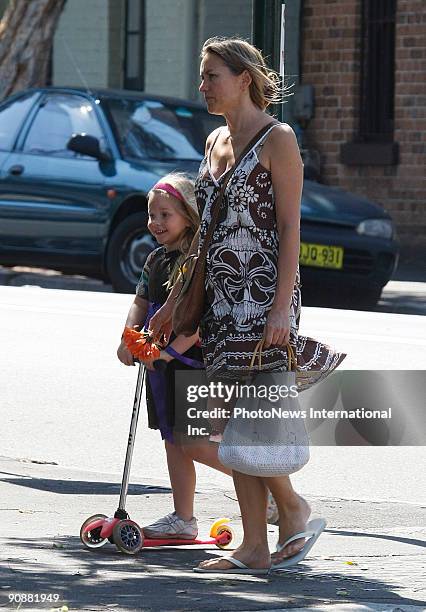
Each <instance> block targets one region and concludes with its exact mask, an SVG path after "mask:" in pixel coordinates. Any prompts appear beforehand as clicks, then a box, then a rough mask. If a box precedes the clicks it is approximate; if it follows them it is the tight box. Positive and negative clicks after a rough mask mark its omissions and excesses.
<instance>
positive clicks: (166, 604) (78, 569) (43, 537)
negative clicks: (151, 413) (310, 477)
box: [0, 458, 426, 612]
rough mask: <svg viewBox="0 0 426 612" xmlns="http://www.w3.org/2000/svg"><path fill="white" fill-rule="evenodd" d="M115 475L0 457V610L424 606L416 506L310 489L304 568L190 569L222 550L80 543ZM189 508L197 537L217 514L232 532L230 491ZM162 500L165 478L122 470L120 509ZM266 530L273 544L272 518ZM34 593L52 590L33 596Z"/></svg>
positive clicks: (165, 502) (151, 507)
mask: <svg viewBox="0 0 426 612" xmlns="http://www.w3.org/2000/svg"><path fill="white" fill-rule="evenodd" d="M348 477H350V475H348ZM120 480H121V475H120V474H114V475H111V474H99V473H94V472H83V471H78V470H70V469H64V468H62V467H59V466H56V465H40V464H37V463H33V462H31V461H29V460H18V459H10V458H0V496H1V499H2V500H3V501H2V504H1V508H0V512H1V514H0V516H1V520H2V537H1V539H0V541H1V548H0V608H3V609H6V610H15V609H20V610H40V609H43V608H44V609H50V610H52V609H61V608H62V607H63V610H64V611H65V610H66V607H67V608H68V610H70V611H71V610H97V611H99V610H117V611H125V610H126V611H130V610H162V611H163V610H164V611H166V610H167V611H168V610H182V611H183V610H187V611H189V610H203V611H206V610H207V611H209V610H212V611H213V610H214V611H217V610H282V609H287V608H292V609H296V610H311V609H312V610H329V609H332V610H338V611H339V610H342V611H347V610H351V611H356V612H363V611H364V610H393V611H394V612H396V611H401V610H405V611H408V610H410V609H419V610H420V609H425V605H426V602H425V592H424V587H425V584H424V576H425V571H424V561H425V555H424V553H425V549H424V547H425V542H424V539H425V538H424V529H423V530H422V528H421V526H424V525H425V508H424V507H421V506H417V505H413V504H404V503H378V502H375V503H373V502H371V503H370V502H361V501H359V500H346V499H337V498H325V497H321V498H312V497H311V498H308V501H309V502H310V503H311V505H312V509H313V516H318V515H320V516H324V517H325V518H326V519H327V521H328V526H327V530H326V532H325V533H324V534H323V535H322V536H321V538H320V539H319V540H318V542H317V544H316V545H315V547H314V548H313V549H312V556H310V557H309V558H308V559H307V560H306V561H305V562H304V564H303V566H302V565H301V566H299V567H298V568H297V569H294V570H291V571H286V572H281V573H274V574H273V575H271V576H266V577H262V576H261V577H256V576H237V575H234V576H229V575H228V576H221V575H219V574H215V575H200V574H194V573H193V572H192V568H193V567H194V565H196V564H197V563H198V562H199V561H200V560H202V559H206V558H208V557H210V556H211V555H223V554H226V552H224V551H220V550H218V549H217V548H214V547H210V548H204V549H203V548H202V547H190V546H186V547H179V548H178V547H176V548H166V547H164V548H158V549H143V550H142V551H141V552H140V553H139V554H138V555H137V556H136V557H129V556H125V555H123V554H122V553H119V552H118V550H117V549H116V548H115V547H114V546H113V545H110V544H107V545H105V546H104V547H103V548H101V549H99V550H97V551H93V552H91V551H87V550H86V549H84V548H83V546H82V545H81V543H80V540H79V536H78V534H79V529H80V526H81V524H82V522H83V521H84V520H85V519H86V518H87V517H88V516H90V515H92V514H96V513H105V514H108V515H111V514H113V513H114V510H115V509H116V506H117V502H118V493H119V483H120ZM196 507H197V516H198V518H199V521H200V526H201V534H200V535H201V536H204V535H205V536H207V535H208V531H209V526H210V524H211V523H212V522H213V521H214V520H215V519H216V518H219V517H220V516H227V517H229V518H230V522H231V525H232V527H233V529H234V530H235V532H236V535H237V538H236V542H237V543H238V542H239V541H240V539H241V533H242V532H241V524H240V517H239V511H238V504H237V502H236V501H235V493H234V491H233V490H232V489H229V490H223V489H214V490H209V491H206V490H203V491H200V492H198V494H197V498H196ZM171 508H172V503H171V494H170V489H169V487H168V483H166V482H159V481H155V482H152V481H150V482H148V481H147V480H146V479H141V478H137V477H136V476H135V477H134V478H133V484H132V485H131V487H130V492H129V497H128V511H129V514H130V516H131V518H133V519H134V520H136V521H137V522H138V523H139V524H140V525H143V524H144V523H146V522H150V521H152V519H153V518H157V517H159V516H161V515H163V514H165V513H167V512H169V511H170V510H171ZM269 532H270V533H269V535H270V544H271V548H272V547H273V545H274V542H275V540H276V537H277V528H276V527H270V530H269ZM23 594H27V595H28V594H32V597H33V600H34V601H36V603H33V604H30V603H23V602H22V600H23V599H24V598H23V597H22V595H23ZM41 594H44V595H47V594H52V597H51V599H52V598H53V594H57V595H59V598H58V600H57V601H56V602H46V603H41V601H40V600H41V599H42V598H41ZM36 595H37V596H36ZM11 599H12V600H14V601H12V602H10V600H11ZM27 599H28V596H27ZM37 599H38V602H37ZM19 602H21V603H19ZM413 606H414V607H413Z"/></svg>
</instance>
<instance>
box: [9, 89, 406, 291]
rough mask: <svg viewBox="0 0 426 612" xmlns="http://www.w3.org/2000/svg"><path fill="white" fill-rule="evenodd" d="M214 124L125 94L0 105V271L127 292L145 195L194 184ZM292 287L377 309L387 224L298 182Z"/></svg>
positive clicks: (388, 243)
mask: <svg viewBox="0 0 426 612" xmlns="http://www.w3.org/2000/svg"><path fill="white" fill-rule="evenodd" d="M221 123H222V119H221V118H220V117H216V116H214V115H209V114H208V113H207V111H206V110H205V108H204V106H202V105H201V104H197V103H193V102H188V101H186V100H179V99H175V98H168V97H163V96H154V95H148V94H140V93H134V92H129V91H118V90H117V91H116V90H96V91H87V90H82V89H79V88H56V87H48V88H39V89H31V90H26V91H23V92H20V93H19V94H17V95H14V96H12V97H10V98H8V99H7V100H5V101H3V103H2V104H1V105H0V264H4V265H30V266H31V265H33V266H44V267H49V268H55V269H58V270H62V271H65V272H68V273H83V274H88V275H92V276H97V277H101V278H105V279H108V280H109V281H110V282H111V283H112V285H113V287H114V289H115V290H116V291H122V292H133V291H134V286H135V283H136V282H137V280H138V278H139V274H140V271H141V268H142V266H143V263H144V261H145V258H146V256H147V254H148V253H149V252H150V251H151V250H152V248H153V247H154V246H155V243H154V241H153V239H152V238H151V236H150V234H149V233H148V231H147V228H146V223H147V210H146V194H147V192H148V191H149V189H150V188H151V187H152V185H153V184H154V183H155V182H156V181H157V180H158V178H159V177H161V176H163V175H164V174H166V173H168V172H170V171H172V170H176V169H177V170H181V171H186V172H189V173H190V174H195V173H196V172H197V169H198V166H199V162H200V160H201V158H202V156H203V153H204V143H205V139H206V136H207V135H208V134H209V133H210V132H211V131H212V130H213V129H214V128H215V127H217V126H218V125H220V124H221ZM302 241H303V243H302V248H301V260H300V262H301V265H302V281H303V283H304V285H305V287H306V288H307V289H309V287H310V286H315V285H316V284H319V285H320V286H321V287H325V286H326V285H327V284H330V283H331V285H332V286H336V287H338V288H339V291H340V290H341V289H343V288H344V287H347V288H349V290H351V289H352V294H353V293H354V291H355V297H357V298H360V299H361V298H363V300H364V301H365V300H366V299H367V298H368V300H367V301H369V302H370V303H373V302H375V301H377V299H378V297H379V295H380V291H381V288H382V287H383V285H385V284H386V282H387V281H388V279H389V277H390V275H391V273H392V271H393V269H394V267H395V264H396V260H397V243H396V242H395V239H394V230H393V226H392V222H391V219H390V217H389V216H388V215H387V214H386V213H385V212H384V211H383V209H382V208H381V207H380V206H377V205H375V204H373V203H371V202H368V201H367V200H364V199H361V198H359V197H357V196H354V195H350V194H347V193H344V192H342V191H340V190H335V189H331V188H330V187H326V186H324V185H320V184H318V183H314V182H312V181H306V182H305V187H304V192H303V201H302Z"/></svg>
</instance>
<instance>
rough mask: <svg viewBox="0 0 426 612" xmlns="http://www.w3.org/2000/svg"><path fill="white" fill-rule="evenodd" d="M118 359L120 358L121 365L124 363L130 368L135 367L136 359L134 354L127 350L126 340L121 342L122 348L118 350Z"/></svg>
mask: <svg viewBox="0 0 426 612" xmlns="http://www.w3.org/2000/svg"><path fill="white" fill-rule="evenodd" d="M117 357H118V358H119V360H120V361H121V363H124V365H128V366H131V365H135V362H134V357H133V355H132V353H131V352H130V351H129V349H128V348H127V346H126V343H125V342H124V340H122V341H121V342H120V346H119V347H118V349H117Z"/></svg>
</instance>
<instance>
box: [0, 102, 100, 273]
mask: <svg viewBox="0 0 426 612" xmlns="http://www.w3.org/2000/svg"><path fill="white" fill-rule="evenodd" d="M76 133H86V134H90V135H91V136H96V137H97V138H98V139H99V140H101V141H102V140H104V134H103V131H102V128H101V125H100V123H99V119H98V117H97V110H96V108H95V104H94V103H93V102H92V101H91V100H90V99H89V98H86V97H84V96H80V95H78V94H70V93H62V92H49V93H46V94H45V95H43V96H42V97H41V99H40V101H39V102H38V103H37V110H36V112H35V113H34V114H33V116H32V117H31V120H30V121H28V123H27V124H26V125H25V126H24V128H23V130H22V133H21V136H20V138H19V140H18V143H17V146H16V147H15V150H14V151H12V152H11V153H10V154H9V155H8V157H7V158H6V159H5V160H4V161H3V165H2V178H1V186H0V189H1V193H0V244H1V248H2V249H4V250H6V251H7V250H8V251H9V252H10V251H11V250H12V251H14V252H16V253H19V251H21V252H22V251H25V252H31V253H32V254H33V263H37V262H38V261H39V259H38V258H37V254H44V255H46V254H48V253H51V254H53V255H55V254H56V255H57V257H58V264H59V263H62V262H64V260H65V261H66V259H67V257H69V258H70V259H73V260H74V261H75V259H84V258H85V257H87V256H94V257H100V254H101V253H102V251H103V241H104V233H105V227H106V218H107V209H108V206H109V203H108V199H107V197H106V194H105V192H104V189H103V187H104V183H105V176H106V173H108V174H110V171H111V168H110V167H107V166H110V165H111V164H110V163H106V162H100V161H98V160H97V159H94V158H92V157H88V156H82V155H79V154H76V153H74V152H72V151H70V150H68V149H67V143H68V141H69V139H70V138H71V136H72V135H73V134H76ZM59 258H60V260H59ZM51 263H52V266H54V265H55V261H54V259H52V262H51Z"/></svg>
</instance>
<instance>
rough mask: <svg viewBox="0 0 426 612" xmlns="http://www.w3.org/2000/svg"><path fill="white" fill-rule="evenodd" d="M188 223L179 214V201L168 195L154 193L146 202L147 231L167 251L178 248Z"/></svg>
mask: <svg viewBox="0 0 426 612" xmlns="http://www.w3.org/2000/svg"><path fill="white" fill-rule="evenodd" d="M187 227H189V222H188V221H187V219H185V217H184V216H183V215H182V214H181V213H180V212H179V201H178V200H177V199H176V198H175V197H173V196H172V195H170V194H169V193H160V192H155V193H154V194H153V195H151V196H150V198H149V201H148V229H149V231H150V232H151V234H152V235H153V236H154V238H155V239H156V240H157V242H158V243H159V244H163V245H164V246H166V247H167V249H168V250H169V251H171V250H173V249H175V248H177V247H178V246H179V242H180V239H181V237H182V234H183V232H184V231H185V229H186V228H187Z"/></svg>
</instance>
